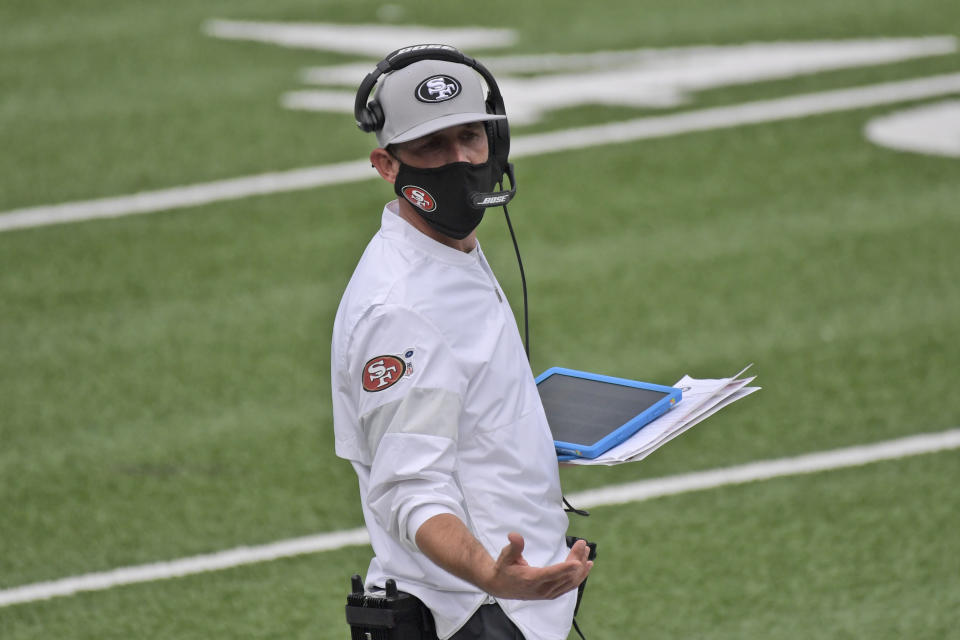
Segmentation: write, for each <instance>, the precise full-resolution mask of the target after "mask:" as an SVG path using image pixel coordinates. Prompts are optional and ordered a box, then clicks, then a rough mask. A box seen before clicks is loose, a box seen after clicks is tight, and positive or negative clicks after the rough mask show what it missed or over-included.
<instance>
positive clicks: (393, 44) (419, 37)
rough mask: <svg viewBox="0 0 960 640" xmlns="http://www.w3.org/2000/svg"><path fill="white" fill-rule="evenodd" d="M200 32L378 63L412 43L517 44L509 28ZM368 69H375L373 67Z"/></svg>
mask: <svg viewBox="0 0 960 640" xmlns="http://www.w3.org/2000/svg"><path fill="white" fill-rule="evenodd" d="M203 31H204V33H206V34H207V35H209V36H213V37H215V38H224V39H228V40H253V41H256V42H265V43H269V44H276V45H280V46H282V47H295V48H304V49H318V50H321V51H335V52H337V53H354V54H360V55H369V56H376V57H377V59H379V58H380V57H381V56H383V54H384V53H386V52H388V51H393V50H395V49H399V48H401V47H405V46H407V45H409V44H410V43H411V42H442V43H444V44H451V45H453V46H455V47H457V48H458V49H490V48H494V47H509V46H511V45H513V44H515V43H516V41H517V32H516V31H514V30H513V29H485V28H483V27H454V28H450V29H443V28H435V27H423V26H417V25H383V24H333V23H326V22H246V21H238V20H209V21H208V22H206V23H205V24H204V25H203ZM370 67H371V68H373V65H370ZM369 70H370V69H367V71H369ZM367 71H364V73H367ZM361 77H362V76H361Z"/></svg>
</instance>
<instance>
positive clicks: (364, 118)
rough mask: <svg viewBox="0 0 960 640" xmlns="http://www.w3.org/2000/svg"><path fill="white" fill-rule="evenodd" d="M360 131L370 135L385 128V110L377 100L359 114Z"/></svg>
mask: <svg viewBox="0 0 960 640" xmlns="http://www.w3.org/2000/svg"><path fill="white" fill-rule="evenodd" d="M359 116H360V120H359V124H360V129H361V130H363V131H365V132H367V133H370V132H371V131H377V130H378V129H381V128H383V109H382V108H381V107H380V103H379V102H377V101H376V100H371V101H370V102H368V103H367V108H366V109H364V110H363V111H361V112H360V113H359Z"/></svg>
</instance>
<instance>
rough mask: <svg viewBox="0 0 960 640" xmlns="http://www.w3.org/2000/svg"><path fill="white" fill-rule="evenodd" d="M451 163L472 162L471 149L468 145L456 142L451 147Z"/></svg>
mask: <svg viewBox="0 0 960 640" xmlns="http://www.w3.org/2000/svg"><path fill="white" fill-rule="evenodd" d="M450 152H451V157H452V158H453V159H452V160H451V162H470V160H471V158H470V149H469V148H468V147H467V145H465V144H462V143H460V142H454V143H453V145H452V146H451V150H450Z"/></svg>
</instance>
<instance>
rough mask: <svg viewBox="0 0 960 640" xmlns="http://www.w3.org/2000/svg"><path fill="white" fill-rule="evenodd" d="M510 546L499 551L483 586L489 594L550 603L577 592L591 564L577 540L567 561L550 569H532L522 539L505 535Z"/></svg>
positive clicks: (587, 553)
mask: <svg viewBox="0 0 960 640" xmlns="http://www.w3.org/2000/svg"><path fill="white" fill-rule="evenodd" d="M507 539H508V540H509V544H507V546H505V547H504V548H503V550H502V551H500V557H498V558H497V560H496V561H495V562H494V564H493V570H492V574H491V576H490V577H489V580H488V581H485V582H487V583H486V584H484V585H480V586H482V587H483V588H484V590H485V591H486V592H487V593H489V594H490V595H492V596H494V597H498V598H509V599H514V600H552V599H553V598H557V597H559V596H562V595H563V594H565V593H567V592H568V591H571V590H573V589H576V588H577V587H578V586H580V583H581V582H583V581H584V580H586V578H587V575H589V573H590V570H591V569H592V568H593V562H592V561H590V560H588V559H587V556H588V555H589V553H590V550H589V549H588V548H587V543H586V542H585V541H583V540H578V541H577V542H576V544H574V545H573V548H571V549H570V553H569V554H568V555H567V559H566V560H564V561H563V562H561V563H558V564H554V565H550V566H549V567H531V566H530V565H529V564H528V563H527V561H526V560H525V559H524V557H523V545H524V542H523V536H521V535H520V534H519V533H510V534H508V535H507Z"/></svg>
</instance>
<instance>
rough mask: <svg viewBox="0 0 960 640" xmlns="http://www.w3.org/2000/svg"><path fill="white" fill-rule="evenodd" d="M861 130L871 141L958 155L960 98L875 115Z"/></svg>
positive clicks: (959, 154) (928, 152) (955, 156)
mask: <svg viewBox="0 0 960 640" xmlns="http://www.w3.org/2000/svg"><path fill="white" fill-rule="evenodd" d="M863 133H864V135H865V136H866V137H867V139H868V140H870V141H871V142H873V143H875V144H878V145H881V146H884V147H889V148H891V149H899V150H901V151H913V152H915V153H926V154H932V155H940V156H952V157H954V158H960V100H948V101H945V102H938V103H936V104H928V105H923V106H921V107H914V108H912V109H906V110H904V111H897V112H895V113H892V114H890V115H887V116H881V117H879V118H874V119H873V120H871V121H870V122H868V123H867V126H866V127H864V130H863Z"/></svg>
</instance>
